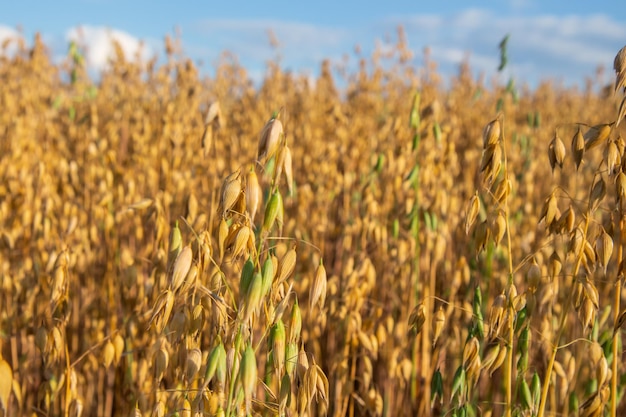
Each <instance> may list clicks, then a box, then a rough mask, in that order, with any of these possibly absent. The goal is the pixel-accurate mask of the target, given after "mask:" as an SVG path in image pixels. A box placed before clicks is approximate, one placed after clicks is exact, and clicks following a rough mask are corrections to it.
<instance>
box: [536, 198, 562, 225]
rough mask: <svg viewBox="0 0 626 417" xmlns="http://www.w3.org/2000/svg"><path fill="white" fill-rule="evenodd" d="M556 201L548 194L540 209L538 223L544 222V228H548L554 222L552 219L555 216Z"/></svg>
mask: <svg viewBox="0 0 626 417" xmlns="http://www.w3.org/2000/svg"><path fill="white" fill-rule="evenodd" d="M557 210H558V207H557V200H556V196H555V195H554V193H552V194H550V197H548V198H547V199H546V201H544V203H543V207H542V208H541V214H540V215H539V223H541V221H542V220H545V222H546V226H548V227H549V226H550V225H551V224H552V222H553V221H554V218H555V217H556V214H557Z"/></svg>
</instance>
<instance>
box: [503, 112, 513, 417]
mask: <svg viewBox="0 0 626 417" xmlns="http://www.w3.org/2000/svg"><path fill="white" fill-rule="evenodd" d="M499 119H500V124H501V125H502V126H501V132H502V138H501V143H502V155H503V157H504V179H503V181H508V175H509V172H508V164H507V161H508V158H507V156H506V141H505V139H504V118H503V117H500V118H499ZM504 219H505V224H506V241H507V253H508V255H507V258H508V259H509V274H508V282H507V285H508V287H509V288H510V287H511V286H513V285H514V282H513V252H512V251H513V249H512V245H511V227H510V224H509V196H508V193H506V194H505V196H504ZM507 309H508V315H507V316H508V327H509V334H508V340H507V351H506V358H505V367H504V377H505V381H506V383H505V416H506V417H511V411H512V403H511V401H512V396H513V395H512V393H513V389H512V388H513V387H512V385H513V336H514V334H513V333H514V332H513V329H514V323H513V319H514V317H513V307H512V300H510V299H509V300H508V308H507Z"/></svg>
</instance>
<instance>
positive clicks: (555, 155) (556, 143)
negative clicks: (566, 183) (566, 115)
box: [548, 134, 565, 171]
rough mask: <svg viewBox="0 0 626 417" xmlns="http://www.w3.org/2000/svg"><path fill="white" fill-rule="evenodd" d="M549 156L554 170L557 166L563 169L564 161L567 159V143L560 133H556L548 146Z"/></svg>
mask: <svg viewBox="0 0 626 417" xmlns="http://www.w3.org/2000/svg"><path fill="white" fill-rule="evenodd" d="M548 157H549V159H550V166H551V167H552V171H554V168H555V167H556V166H558V167H559V168H561V169H563V161H564V160H565V144H564V143H563V141H562V140H561V138H560V137H559V135H558V134H555V135H554V138H553V139H552V141H551V142H550V146H549V147H548Z"/></svg>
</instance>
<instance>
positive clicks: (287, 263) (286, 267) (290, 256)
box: [276, 247, 297, 285]
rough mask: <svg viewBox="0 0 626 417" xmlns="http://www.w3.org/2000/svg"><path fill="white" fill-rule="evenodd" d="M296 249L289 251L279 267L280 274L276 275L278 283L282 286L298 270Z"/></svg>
mask: <svg viewBox="0 0 626 417" xmlns="http://www.w3.org/2000/svg"><path fill="white" fill-rule="evenodd" d="M296 258H297V254H296V248H295V247H294V248H291V249H289V250H288V251H287V252H286V253H285V254H284V255H283V257H282V258H281V260H280V263H279V265H278V273H277V274H276V277H277V278H276V283H277V285H280V284H281V283H283V282H284V281H285V280H286V279H287V278H288V277H289V276H290V275H291V273H292V272H293V271H294V269H295V268H296Z"/></svg>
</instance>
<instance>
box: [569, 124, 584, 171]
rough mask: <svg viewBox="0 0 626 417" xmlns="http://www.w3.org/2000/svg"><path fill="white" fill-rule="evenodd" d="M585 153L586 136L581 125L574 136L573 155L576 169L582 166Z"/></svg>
mask: <svg viewBox="0 0 626 417" xmlns="http://www.w3.org/2000/svg"><path fill="white" fill-rule="evenodd" d="M584 155H585V138H584V136H583V133H582V130H581V129H580V127H579V128H578V130H577V131H576V134H575V135H574V137H573V138H572V156H573V158H574V163H575V164H576V169H578V168H579V167H580V164H581V163H582V162H583V156H584Z"/></svg>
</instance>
